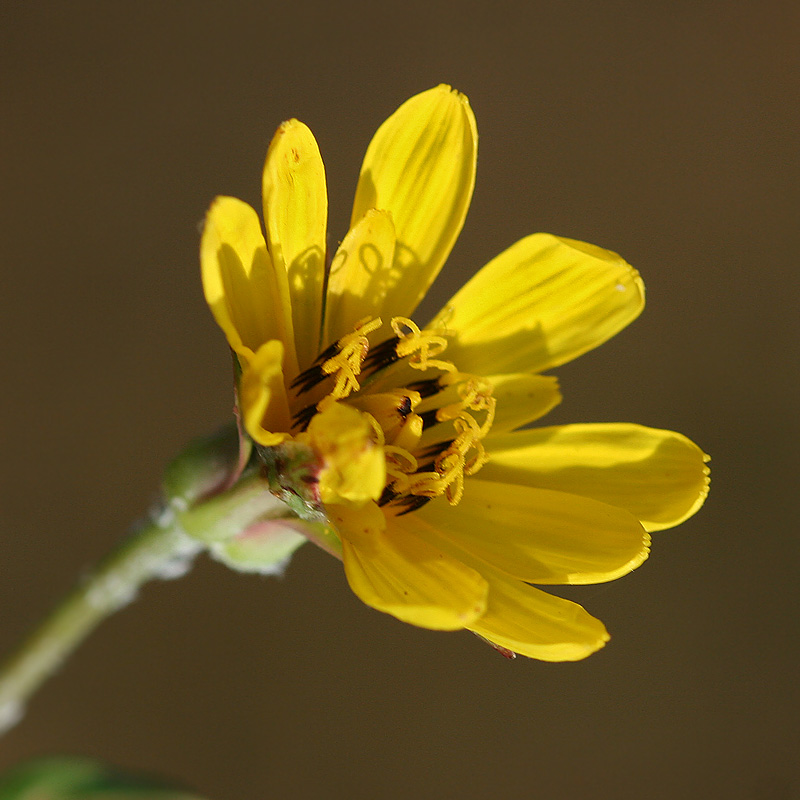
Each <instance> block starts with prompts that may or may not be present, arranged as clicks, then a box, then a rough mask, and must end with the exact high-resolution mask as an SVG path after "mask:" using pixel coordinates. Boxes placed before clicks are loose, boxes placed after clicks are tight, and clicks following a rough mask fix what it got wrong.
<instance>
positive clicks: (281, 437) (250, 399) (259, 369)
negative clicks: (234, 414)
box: [239, 339, 291, 447]
mask: <svg viewBox="0 0 800 800" xmlns="http://www.w3.org/2000/svg"><path fill="white" fill-rule="evenodd" d="M283 354H284V348H283V343H282V342H281V341H279V340H277V339H273V340H271V341H269V342H265V343H264V344H263V345H262V346H261V347H260V348H259V349H258V352H257V353H256V354H255V356H254V357H253V358H252V360H251V361H250V363H249V364H247V365H246V366H245V368H244V370H243V372H242V378H241V382H240V385H239V407H240V412H241V415H242V419H243V421H244V427H245V430H246V431H247V432H248V433H249V434H250V436H251V437H252V438H253V439H254V440H255V441H256V442H258V443H259V444H263V445H264V446H265V447H273V446H275V445H277V444H280V443H281V442H284V441H286V439H288V438H289V433H288V432H289V430H290V428H291V416H290V414H289V401H288V399H287V397H286V387H285V384H284V376H283Z"/></svg>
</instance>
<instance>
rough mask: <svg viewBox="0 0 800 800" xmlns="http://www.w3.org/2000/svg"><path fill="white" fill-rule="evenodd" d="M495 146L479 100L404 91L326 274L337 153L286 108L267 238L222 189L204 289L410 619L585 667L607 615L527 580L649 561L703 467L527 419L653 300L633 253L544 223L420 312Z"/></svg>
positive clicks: (360, 589)
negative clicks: (328, 170) (482, 128)
mask: <svg viewBox="0 0 800 800" xmlns="http://www.w3.org/2000/svg"><path fill="white" fill-rule="evenodd" d="M476 152H477V131H476V127H475V119H474V116H473V114H472V110H471V109H470V106H469V104H468V102H467V99H466V97H464V96H463V95H462V94H459V93H458V92H455V91H453V90H451V89H450V87H448V86H439V87H437V88H435V89H431V90H429V91H427V92H423V93H422V94H419V95H416V96H415V97H412V98H411V99H410V100H408V101H407V102H406V103H405V104H403V105H402V106H401V107H400V108H399V109H398V110H397V111H396V112H395V113H394V114H393V115H392V116H391V117H390V118H389V119H388V120H387V121H386V122H385V123H384V124H383V125H382V126H381V127H380V129H379V130H378V132H377V133H376V135H375V137H374V138H373V140H372V143H371V144H370V146H369V148H368V150H367V153H366V156H365V159H364V163H363V166H362V168H361V174H360V176H359V181H358V186H357V189H356V195H355V202H354V207H353V214H352V220H351V227H350V231H349V233H348V234H347V235H346V236H345V238H344V240H343V241H342V243H341V245H340V246H339V248H338V249H337V250H336V252H335V254H334V255H333V257H332V259H331V261H330V266H327V264H328V262H327V247H326V228H327V193H326V185H325V172H324V168H323V164H322V159H321V157H320V154H319V149H318V147H317V143H316V141H315V140H314V137H313V136H312V134H311V132H310V131H309V129H308V128H307V127H306V126H305V125H303V124H302V123H300V122H298V121H297V120H290V121H289V122H285V123H284V124H283V125H281V126H280V128H279V129H278V131H277V133H276V135H275V137H274V139H273V140H272V143H271V145H270V147H269V151H268V153H267V158H266V164H265V166H264V177H263V202H264V232H262V229H261V225H260V222H259V219H258V216H257V214H256V212H255V211H254V210H253V209H252V208H251V207H250V206H248V205H247V204H245V203H243V202H241V201H239V200H236V199H233V198H230V197H220V198H218V199H217V200H216V201H215V202H214V204H213V205H212V207H211V209H210V211H209V213H208V217H207V220H206V225H205V230H204V233H203V239H202V246H201V262H202V274H203V285H204V289H205V295H206V299H207V301H208V303H209V305H210V307H211V310H212V311H213V313H214V316H215V318H216V320H217V322H218V323H219V325H220V327H221V328H222V330H223V331H224V332H225V335H226V337H227V339H228V342H229V344H230V346H231V348H232V349H233V351H234V353H235V356H236V358H237V359H238V362H239V365H240V367H241V378H240V381H239V387H238V397H239V405H240V411H241V415H242V419H243V421H244V425H245V428H246V431H247V433H248V434H249V436H250V437H251V438H252V439H253V441H254V442H255V443H256V445H257V447H258V448H259V452H260V454H261V455H262V457H263V458H264V459H265V460H266V461H267V462H272V463H273V466H274V464H275V463H278V464H280V463H281V458H282V457H283V456H281V453H285V452H288V451H287V449H286V448H289V449H290V450H291V451H292V452H296V450H297V448H300V449H301V450H302V449H303V448H305V449H306V450H307V452H309V453H311V454H312V456H313V458H314V459H315V463H316V464H317V467H318V470H317V471H316V472H315V473H314V474H315V478H314V480H316V483H315V484H312V485H311V487H310V488H308V491H307V495H306V501H307V505H308V507H309V508H310V509H311V512H312V514H313V513H317V514H318V518H324V519H326V520H327V521H329V522H330V523H331V524H332V525H333V526H334V528H335V531H336V534H337V535H338V537H339V540H340V542H341V557H342V560H343V562H344V569H345V573H346V575H347V579H348V581H349V583H350V586H351V587H352V589H353V591H354V592H355V593H356V594H357V595H358V596H359V597H360V598H361V599H362V600H363V601H364V602H365V603H367V604H368V605H370V606H372V607H374V608H376V609H379V610H381V611H385V612H388V613H390V614H393V615H394V616H396V617H397V618H399V619H401V620H404V621H406V622H410V623H413V624H415V625H420V626H423V627H427V628H434V629H441V630H455V629H461V628H467V629H469V630H471V631H473V632H475V633H476V634H478V635H479V636H481V637H483V638H485V639H487V640H489V641H490V642H491V643H493V644H494V645H495V646H496V647H498V649H500V650H501V651H509V652H515V653H522V654H524V655H527V656H531V657H534V658H539V659H544V660H548V661H561V660H574V659H579V658H583V657H584V656H586V655H588V654H590V653H592V652H594V651H595V650H597V649H598V648H599V647H601V646H602V645H603V644H604V643H605V642H606V641H607V639H608V634H607V633H606V630H605V628H604V626H603V624H602V623H601V622H600V621H599V620H597V619H595V618H594V617H592V616H590V615H589V614H588V613H587V612H586V611H585V610H584V609H583V608H582V607H581V606H579V605H577V604H575V603H572V602H569V601H567V600H564V599H561V598H559V597H555V596H553V595H551V594H548V593H546V592H544V591H542V590H540V589H537V588H534V587H533V586H531V585H530V584H544V585H548V584H587V583H598V582H602V581H609V580H613V579H614V578H617V577H619V576H621V575H624V574H626V573H627V572H629V571H631V570H632V569H634V568H635V567H637V566H638V565H639V564H641V563H642V561H644V559H645V558H646V557H647V553H648V549H649V534H648V532H649V531H655V530H659V529H662V528H668V527H671V526H673V525H676V524H678V523H679V522H681V521H683V520H684V519H686V518H687V517H689V516H690V515H692V514H693V513H694V512H695V511H697V509H698V508H699V507H700V505H701V504H702V502H703V499H704V498H705V495H706V493H707V484H708V478H707V475H708V470H707V468H706V466H705V461H706V460H707V458H706V457H705V456H704V455H703V453H702V451H701V450H700V449H699V448H697V446H696V445H694V444H692V442H690V441H689V440H688V439H686V438H685V437H683V436H681V435H680V434H677V433H673V432H670V431H663V430H656V429H652V428H645V427H641V426H638V425H631V424H597V425H566V426H557V427H551V428H538V429H529V428H525V429H523V430H519V429H520V428H523V427H524V426H527V425H528V423H531V422H533V421H534V420H537V419H539V418H540V417H541V416H542V415H544V414H545V413H546V412H547V411H549V410H550V409H551V408H552V407H553V406H555V405H556V404H557V403H558V402H559V400H560V394H559V390H558V386H557V383H556V380H555V379H554V378H552V377H549V376H545V375H542V374H541V373H542V372H544V371H546V370H549V369H551V368H553V367H557V366H558V365H560V364H563V363H565V362H567V361H570V360H571V359H573V358H576V357H577V356H579V355H581V354H582V353H585V352H586V351H587V350H590V349H591V348H593V347H597V346H598V345H599V344H602V343H603V342H604V341H606V340H607V339H609V338H610V337H611V336H613V335H614V334H616V333H617V332H618V331H619V330H621V329H622V328H623V327H624V326H625V325H627V324H628V323H629V322H631V321H632V320H633V319H634V318H635V317H636V316H637V315H638V314H639V313H640V311H641V310H642V307H643V305H644V287H643V285H642V282H641V280H640V279H639V276H638V274H637V272H636V271H635V270H633V269H632V268H631V267H630V266H629V265H628V264H627V263H626V262H625V261H623V259H622V258H620V257H619V256H618V255H617V254H616V253H612V252H610V251H608V250H603V249H601V248H599V247H595V246H593V245H589V244H584V243H582V242H577V241H573V240H570V239H564V238H559V237H556V236H551V235H549V234H543V233H538V234H534V235H532V236H528V237H527V238H525V239H522V240H521V241H519V242H517V243H516V244H515V245H513V246H512V247H510V248H509V249H508V250H506V251H505V252H503V253H501V254H500V255H499V256H497V257H496V258H495V259H494V260H493V261H491V262H490V263H489V264H487V265H486V266H485V267H484V268H483V269H482V270H481V271H480V272H479V273H478V274H477V275H476V276H475V277H474V278H473V279H472V280H470V281H469V282H468V283H467V284H466V285H465V286H464V287H463V288H462V289H461V290H460V291H459V292H458V293H457V294H456V295H455V296H454V297H453V298H452V299H451V300H450V302H449V303H447V305H446V306H445V307H444V308H443V309H442V310H441V311H440V312H439V314H437V315H436V317H435V318H434V319H433V321H431V322H430V323H429V324H428V325H427V326H426V327H424V328H419V327H418V326H417V324H416V323H415V322H414V321H413V320H412V319H411V316H412V315H413V313H414V310H415V309H416V307H417V305H418V303H419V301H420V300H421V298H422V297H423V296H424V294H425V292H426V291H427V289H428V287H429V286H430V285H431V283H432V282H433V280H434V279H435V278H436V275H437V274H438V273H439V270H440V269H441V267H442V265H443V264H444V262H445V260H446V258H447V256H448V254H449V253H450V250H451V248H452V246H453V244H454V242H455V240H456V237H457V236H458V234H459V232H460V230H461V227H462V225H463V222H464V218H465V215H466V213H467V207H468V205H469V202H470V198H471V195H472V190H473V187H474V182H475V162H476ZM292 448H294V449H292ZM273 488H274V487H273ZM284 488H289V489H291V487H284ZM295 490H298V487H295V488H294V489H291V491H295ZM328 549H330V545H329V543H328Z"/></svg>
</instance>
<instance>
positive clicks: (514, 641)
mask: <svg viewBox="0 0 800 800" xmlns="http://www.w3.org/2000/svg"><path fill="white" fill-rule="evenodd" d="M484 577H486V578H487V579H488V581H489V601H488V604H487V607H486V613H485V614H484V615H483V616H482V617H481V618H480V619H479V620H477V621H476V622H474V623H473V624H472V625H470V626H469V627H470V630H472V631H474V632H475V633H477V634H479V635H480V636H483V637H484V638H485V639H488V640H489V641H490V642H494V643H495V644H497V645H500V646H501V647H506V648H508V649H509V650H513V651H514V652H515V653H519V654H520V655H523V656H528V657H529V658H538V659H540V660H541V661H577V660H579V659H581V658H586V656H588V655H591V654H592V653H594V652H595V651H596V650H599V649H600V648H601V647H602V646H603V645H604V644H605V643H606V642H607V641H608V638H609V637H608V633H607V632H606V629H605V626H604V625H603V623H602V622H600V620H599V619H595V618H594V617H593V616H591V614H588V613H587V612H586V611H585V610H584V609H583V608H582V607H581V606H579V605H578V604H577V603H572V602H570V601H569V600H563V599H562V598H560V597H554V596H553V595H551V594H547V593H546V592H543V591H541V590H540V589H535V588H533V587H532V586H528V585H527V584H525V583H522V582H521V581H515V580H513V579H510V578H505V577H504V576H502V575H501V574H499V573H495V572H491V573H489V574H487V573H484Z"/></svg>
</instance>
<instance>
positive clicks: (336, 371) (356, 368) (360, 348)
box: [317, 317, 383, 410]
mask: <svg viewBox="0 0 800 800" xmlns="http://www.w3.org/2000/svg"><path fill="white" fill-rule="evenodd" d="M382 324H383V323H382V322H381V319H380V317H376V318H374V319H370V318H367V319H364V320H362V321H361V322H359V323H358V324H357V325H356V327H355V330H354V331H353V332H352V333H348V334H347V335H346V336H343V337H342V338H341V339H339V341H338V342H337V343H336V349H337V352H336V355H334V356H331V358H329V359H328V360H327V361H324V362H323V363H322V371H323V372H324V373H325V374H326V375H335V376H336V383H335V384H334V386H333V389H332V390H331V392H330V394H329V395H328V396H327V397H325V398H324V399H323V400H322V401H321V403H324V404H325V405H329V404H330V403H332V402H336V401H337V400H343V399H344V398H345V397H348V396H349V395H350V394H352V393H353V392H357V391H358V390H359V389H360V388H361V385H360V384H359V382H358V376H359V375H360V374H361V365H362V364H363V363H364V359H365V358H366V357H367V353H368V352H369V339H368V338H367V334H369V333H372V332H373V331H376V330H378V328H380V326H381V325H382ZM321 403H320V404H321ZM320 404H318V406H317V407H318V408H319V405H320ZM320 410H322V409H320Z"/></svg>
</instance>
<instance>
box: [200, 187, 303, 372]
mask: <svg viewBox="0 0 800 800" xmlns="http://www.w3.org/2000/svg"><path fill="white" fill-rule="evenodd" d="M200 265H201V270H202V276H203V291H204V292H205V296H206V302H207V303H208V305H209V306H210V307H211V311H212V312H213V314H214V317H215V319H216V320H217V323H218V324H219V326H220V327H221V328H222V330H223V331H224V333H225V336H226V337H227V339H228V343H229V344H230V346H231V348H233V350H234V351H235V352H236V353H238V354H239V355H241V356H243V358H244V359H245V360H248V359H250V358H252V357H253V354H254V353H255V352H256V350H258V348H259V347H261V345H262V344H264V342H266V341H268V340H270V339H281V340H282V341H284V342H291V338H290V337H291V321H290V319H289V314H288V312H289V306H288V303H287V302H285V298H284V295H283V294H282V292H281V290H280V287H279V281H278V277H277V276H276V274H275V270H274V269H273V265H272V261H271V260H270V257H269V254H268V253H267V247H266V244H265V242H264V237H263V236H262V234H261V224H260V223H259V220H258V215H257V214H256V212H255V211H254V210H253V209H252V208H251V207H250V206H249V205H247V203H244V202H242V201H241V200H237V199H236V198H234V197H218V198H217V199H216V200H215V201H214V203H213V204H212V206H211V208H210V209H209V211H208V214H207V216H206V221H205V227H204V228H203V237H202V240H201V243H200ZM289 358H290V359H293V358H294V352H293V351H291V353H290V354H289Z"/></svg>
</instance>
